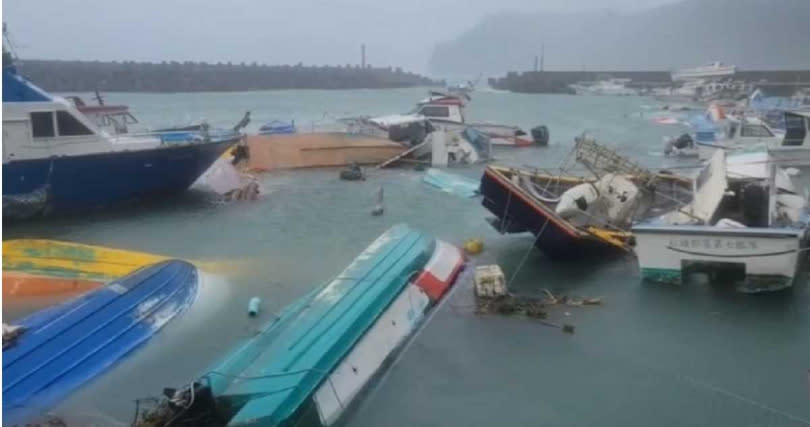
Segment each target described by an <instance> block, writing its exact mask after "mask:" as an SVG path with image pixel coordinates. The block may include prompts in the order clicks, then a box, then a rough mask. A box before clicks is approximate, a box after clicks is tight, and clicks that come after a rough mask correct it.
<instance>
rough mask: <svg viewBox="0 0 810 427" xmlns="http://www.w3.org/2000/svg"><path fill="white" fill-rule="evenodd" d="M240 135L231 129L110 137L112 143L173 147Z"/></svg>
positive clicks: (139, 133)
mask: <svg viewBox="0 0 810 427" xmlns="http://www.w3.org/2000/svg"><path fill="white" fill-rule="evenodd" d="M241 135H242V134H241V133H239V132H236V131H234V130H232V129H207V130H206V129H203V130H199V131H196V130H169V131H143V132H133V133H123V134H116V135H111V136H110V140H112V141H113V142H132V141H133V140H144V141H159V142H160V144H161V145H175V144H183V143H205V142H216V141H223V140H228V139H234V138H239V137H241Z"/></svg>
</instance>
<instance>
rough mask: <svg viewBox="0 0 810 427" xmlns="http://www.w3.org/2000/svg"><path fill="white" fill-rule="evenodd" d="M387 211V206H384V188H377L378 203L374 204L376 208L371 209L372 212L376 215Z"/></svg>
mask: <svg viewBox="0 0 810 427" xmlns="http://www.w3.org/2000/svg"><path fill="white" fill-rule="evenodd" d="M383 212H385V208H383V188H382V186H380V188H378V189H377V204H376V205H375V206H374V209H372V210H371V214H372V215H374V216H380V215H382V214H383Z"/></svg>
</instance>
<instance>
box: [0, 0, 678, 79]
mask: <svg viewBox="0 0 810 427" xmlns="http://www.w3.org/2000/svg"><path fill="white" fill-rule="evenodd" d="M673 1H674V0H644V1H639V0H496V1H493V0H403V1H397V2H391V1H383V0H333V1H328V0H283V1H280V0H269V1H268V0H265V1H261V0H227V1H226V0H140V1H119V0H6V1H4V2H3V21H5V22H6V23H7V24H8V28H9V31H10V32H11V36H12V41H14V42H15V45H16V50H17V53H18V55H19V56H20V57H22V58H36V59H99V60H136V61H161V60H178V61H184V60H194V61H208V62H217V61H222V62H227V61H232V62H242V61H245V62H252V61H257V62H260V63H269V64H294V63H297V62H299V61H301V62H303V63H304V64H319V65H320V64H346V63H357V62H359V55H360V54H359V51H360V47H359V46H360V44H361V43H363V42H365V43H366V45H367V51H368V62H369V63H371V64H373V65H378V66H388V65H392V66H402V67H404V68H406V69H409V70H413V71H418V72H424V71H425V70H426V65H427V60H428V58H429V56H430V52H431V50H432V49H433V46H434V45H435V43H436V42H437V41H442V40H446V39H451V38H454V37H456V36H457V35H459V34H460V33H461V32H463V31H464V30H466V29H468V28H470V27H472V26H473V25H474V24H475V23H476V22H477V21H478V20H479V19H480V18H482V17H483V16H484V15H486V14H489V13H495V12H501V11H514V10H521V11H523V10H525V11H527V12H528V11H532V12H537V11H571V12H573V11H582V10H589V9H595V8H600V9H605V8H610V9H614V10H623V11H627V10H635V9H638V8H639V7H642V6H643V7H653V6H657V5H660V4H664V3H671V2H673ZM639 3H641V4H642V6H639V5H638V4H639ZM538 25H542V23H538Z"/></svg>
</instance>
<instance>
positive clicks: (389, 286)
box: [136, 225, 464, 426]
mask: <svg viewBox="0 0 810 427" xmlns="http://www.w3.org/2000/svg"><path fill="white" fill-rule="evenodd" d="M463 266H464V258H463V255H462V254H461V252H460V250H459V249H458V248H456V247H454V246H452V245H450V244H448V243H445V242H443V241H441V240H436V239H435V238H433V237H431V236H430V235H428V234H425V233H423V232H420V231H417V230H414V229H412V228H410V227H408V226H406V225H397V226H394V227H392V228H391V229H389V230H388V231H387V232H385V233H384V234H383V235H381V236H380V237H379V238H377V240H375V241H374V242H373V243H372V244H371V245H370V246H369V247H368V248H366V249H365V250H364V251H363V252H362V253H361V254H360V255H359V256H358V257H357V258H356V259H355V260H354V261H353V262H352V263H351V264H350V265H349V266H348V267H347V268H346V269H345V270H344V271H343V272H341V273H340V274H338V275H337V276H336V277H335V278H334V279H332V280H331V281H329V282H328V283H326V284H325V285H324V286H321V287H319V288H317V289H315V290H314V291H313V292H311V293H310V294H309V295H307V296H305V297H304V298H302V299H300V300H299V301H297V302H295V303H293V304H292V305H290V306H288V307H287V308H286V309H285V310H283V311H282V312H281V313H280V314H279V315H278V316H276V318H275V319H273V320H272V321H271V322H270V323H269V324H268V325H267V326H265V327H264V329H263V330H262V331H261V332H260V333H259V334H258V335H256V336H255V337H253V338H251V339H250V340H248V341H246V342H245V343H243V344H242V345H241V346H240V347H239V348H237V349H235V350H234V351H232V352H231V353H230V354H228V355H227V356H226V357H225V358H224V360H222V361H221V362H220V363H218V364H216V365H215V366H213V367H212V368H211V369H210V371H208V372H207V373H205V374H204V375H203V377H202V379H201V380H200V381H196V382H195V383H194V385H193V386H191V387H189V388H188V389H184V390H180V391H177V392H176V393H174V394H173V395H172V396H171V398H173V403H170V402H169V401H167V402H164V403H163V404H162V405H160V406H158V408H156V410H154V411H152V412H150V413H148V414H146V415H144V416H143V417H141V418H140V419H139V420H138V421H139V423H137V424H136V425H143V426H145V425H155V424H154V423H156V422H157V423H159V425H166V426H170V425H173V426H177V425H188V424H186V423H188V422H189V420H195V423H196V425H211V426H216V425H220V426H222V425H229V426H236V425H239V426H246V425H251V426H253V425H256V426H259V425H261V426H282V425H283V426H292V425H297V423H301V424H302V425H322V426H325V425H332V424H334V423H335V422H336V421H338V420H339V418H340V416H341V415H342V414H343V413H344V412H345V411H346V410H347V409H348V408H349V407H350V406H351V405H352V401H353V400H354V399H355V398H356V397H357V396H358V393H360V392H361V391H362V390H363V389H364V387H366V385H367V384H368V383H369V381H370V380H371V379H372V377H373V376H374V374H375V373H377V372H379V371H380V370H381V369H382V368H383V366H384V365H386V363H387V362H389V361H390V360H391V359H392V355H393V354H394V353H395V352H396V350H397V349H398V348H399V347H401V346H402V345H403V344H404V343H405V342H406V340H407V339H408V337H409V336H411V335H412V334H413V333H414V332H415V331H416V330H417V328H418V327H419V325H420V324H421V323H422V322H424V321H425V318H426V315H427V314H429V313H430V312H431V311H432V310H435V309H436V308H437V303H438V302H439V301H440V300H442V298H443V297H444V296H445V295H446V294H447V292H448V291H449V290H450V288H451V287H452V286H453V284H454V282H455V280H456V277H457V275H458V274H459V271H460V270H461V269H462V268H463ZM195 396H196V397H195ZM181 401H182V402H184V403H183V404H182V405H178V402H181ZM192 404H193V406H192Z"/></svg>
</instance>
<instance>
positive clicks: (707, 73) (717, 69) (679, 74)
mask: <svg viewBox="0 0 810 427" xmlns="http://www.w3.org/2000/svg"><path fill="white" fill-rule="evenodd" d="M736 71H737V67H735V66H733V65H727V64H723V63H722V62H712V63H710V64H706V65H701V66H699V67H695V68H683V69H680V70H676V71H673V72H672V73H671V77H672V80H673V81H679V80H695V79H708V78H719V77H728V76H732V75H734V73H735V72H736Z"/></svg>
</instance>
